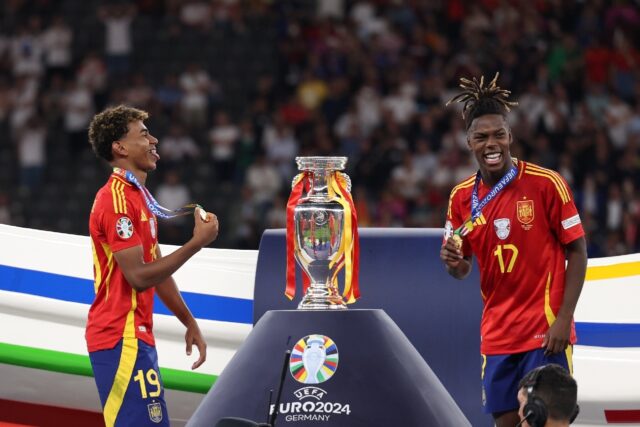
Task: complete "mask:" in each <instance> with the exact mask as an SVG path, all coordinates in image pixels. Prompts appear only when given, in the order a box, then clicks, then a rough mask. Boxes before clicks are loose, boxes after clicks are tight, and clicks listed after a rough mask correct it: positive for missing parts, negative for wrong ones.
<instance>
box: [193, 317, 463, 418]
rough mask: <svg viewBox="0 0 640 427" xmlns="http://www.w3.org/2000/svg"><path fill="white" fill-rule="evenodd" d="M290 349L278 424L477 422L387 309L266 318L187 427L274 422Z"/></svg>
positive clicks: (226, 369)
mask: <svg viewBox="0 0 640 427" xmlns="http://www.w3.org/2000/svg"><path fill="white" fill-rule="evenodd" d="M287 350H290V351H291V352H292V354H291V356H290V357H289V358H288V360H286V365H285V368H286V372H285V376H284V381H283V382H282V395H281V400H280V405H279V409H280V411H279V413H278V415H277V418H276V420H275V423H274V424H275V426H278V427H280V426H300V427H303V426H315V427H318V426H327V427H329V426H344V427H365V426H366V427H378V426H379V427H400V426H402V427H412V426H415V427H429V426H451V427H453V426H456V427H460V426H469V425H471V424H470V423H469V421H468V420H467V419H466V418H465V416H464V414H463V413H462V411H461V410H460V408H459V407H458V406H457V405H456V403H455V402H454V400H453V399H452V398H451V396H450V395H449V393H448V392H447V390H446V389H445V388H444V386H443V385H442V384H441V383H440V380H439V379H438V377H436V375H435V374H434V373H433V371H432V370H431V369H430V368H429V366H428V365H427V363H426V362H425V361H424V359H423V358H422V357H421V356H420V354H419V353H418V351H417V350H416V349H415V348H414V347H413V345H412V344H411V343H410V342H409V340H408V339H407V338H406V336H405V335H404V334H403V333H402V331H401V330H400V328H398V326H397V325H396V324H395V323H394V322H393V321H392V320H391V318H390V317H389V316H387V314H386V313H385V312H384V311H382V310H354V309H349V310H341V311H303V310H275V311H268V312H267V313H265V314H264V316H262V317H261V318H260V320H259V321H258V323H257V324H256V325H255V327H254V328H253V330H252V331H251V333H250V334H249V336H248V337H247V339H246V340H245V342H244V343H243V345H242V346H241V347H240V349H239V350H238V351H237V352H236V354H235V356H234V357H233V358H232V360H231V361H230V362H229V364H228V365H227V367H226V368H225V369H224V371H223V372H222V374H221V375H220V377H219V378H218V380H217V381H216V383H215V385H214V386H213V388H212V389H211V390H210V391H209V393H208V394H207V395H206V396H205V398H204V399H203V401H202V403H201V404H200V406H199V407H198V409H197V410H196V412H195V413H194V415H193V416H192V418H191V419H190V420H189V422H188V424H187V427H205V426H206V427H213V426H215V425H216V423H217V422H218V421H219V420H220V419H221V418H225V417H239V418H245V419H250V420H254V421H256V422H266V421H267V420H268V411H269V399H270V390H272V391H273V393H272V396H273V397H272V400H275V396H276V393H277V391H278V388H279V385H280V377H281V372H282V369H283V359H284V358H285V353H286V351H287ZM271 409H273V408H271Z"/></svg>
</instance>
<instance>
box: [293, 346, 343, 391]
mask: <svg viewBox="0 0 640 427" xmlns="http://www.w3.org/2000/svg"><path fill="white" fill-rule="evenodd" d="M337 369H338V347H337V346H336V344H335V343H334V342H333V340H332V339H331V338H329V337H327V336H324V335H307V336H306V337H304V338H302V339H301V340H300V341H298V342H297V343H296V345H295V346H294V347H293V351H292V352H291V358H290V360H289V370H290V371H291V375H292V376H293V378H295V380H296V381H298V382H300V383H303V384H320V383H323V382H325V381H327V380H328V379H329V378H331V377H332V376H333V374H335V372H336V370H337Z"/></svg>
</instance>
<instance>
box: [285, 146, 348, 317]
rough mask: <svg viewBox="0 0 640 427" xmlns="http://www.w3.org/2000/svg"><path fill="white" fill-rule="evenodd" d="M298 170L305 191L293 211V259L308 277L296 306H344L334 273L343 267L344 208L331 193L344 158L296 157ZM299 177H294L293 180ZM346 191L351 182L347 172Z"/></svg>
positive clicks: (312, 307) (344, 161) (340, 307)
mask: <svg viewBox="0 0 640 427" xmlns="http://www.w3.org/2000/svg"><path fill="white" fill-rule="evenodd" d="M296 163H297V164H298V169H299V170H300V171H302V174H305V176H306V178H307V180H308V181H307V182H308V190H307V192H306V194H305V193H303V194H302V197H301V198H300V199H299V201H298V204H297V205H296V206H295V209H294V211H293V221H294V239H295V252H294V255H295V259H296V261H297V262H298V264H299V265H300V267H301V268H302V269H303V270H304V272H305V273H306V274H307V276H308V277H309V279H310V284H309V287H308V288H307V292H306V294H305V295H304V297H303V298H302V301H301V302H300V304H299V305H298V309H303V310H318V309H320V310H334V309H346V308H347V305H346V304H345V301H344V299H343V298H342V296H341V295H340V292H339V291H338V289H337V286H336V281H335V280H334V279H335V276H336V274H337V272H338V271H339V270H340V269H341V268H342V267H343V266H344V263H343V262H342V261H341V259H342V257H343V254H344V250H343V251H341V243H342V242H343V238H344V233H345V211H344V208H343V206H342V204H341V203H339V202H338V201H337V197H336V196H335V194H334V195H333V196H332V193H333V192H332V189H331V188H330V186H331V183H332V182H333V180H334V179H335V174H338V173H341V172H339V171H341V170H344V168H345V166H346V164H347V158H346V157H296ZM299 177H300V175H298V176H297V177H296V178H294V183H295V182H296V180H297V179H298V178H299ZM341 177H342V178H344V179H345V180H346V187H347V188H346V191H347V192H350V191H351V181H350V180H349V177H348V176H347V175H346V174H342V175H341Z"/></svg>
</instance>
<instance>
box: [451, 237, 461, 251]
mask: <svg viewBox="0 0 640 427" xmlns="http://www.w3.org/2000/svg"><path fill="white" fill-rule="evenodd" d="M451 238H452V239H453V244H454V245H456V249H462V237H460V235H459V234H454V235H453V236H451Z"/></svg>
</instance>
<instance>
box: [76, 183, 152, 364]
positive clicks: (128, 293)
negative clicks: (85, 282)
mask: <svg viewBox="0 0 640 427" xmlns="http://www.w3.org/2000/svg"><path fill="white" fill-rule="evenodd" d="M157 231H158V230H157V224H156V217H155V216H154V215H153V214H152V213H151V212H150V211H149V208H147V205H146V203H145V201H144V198H143V196H142V193H141V192H140V190H138V189H137V188H136V187H135V186H134V185H132V184H130V183H129V182H126V181H125V180H124V179H123V178H121V177H120V176H118V175H116V174H112V175H111V177H110V178H109V180H108V181H107V183H106V185H105V186H104V187H102V188H101V189H100V190H99V191H98V194H97V195H96V198H95V201H94V203H93V208H92V209H91V216H90V218H89V234H90V236H91V247H92V250H93V272H94V279H95V281H94V290H95V293H96V296H95V299H94V301H93V304H92V305H91V308H90V310H89V319H88V321H87V329H86V333H85V337H86V340H87V347H88V349H89V352H93V351H97V350H105V349H111V348H113V347H115V346H116V345H117V344H118V341H119V340H120V339H121V338H133V337H137V338H139V339H141V340H142V341H144V342H146V343H147V344H149V345H155V341H154V338H153V333H152V329H153V319H152V315H153V296H154V293H155V291H154V288H150V289H147V290H145V291H144V292H136V291H135V290H134V289H133V288H132V287H131V285H129V283H128V282H127V279H126V278H125V277H124V274H123V273H122V270H120V268H119V266H118V263H117V262H116V261H115V258H114V256H113V254H114V253H115V252H118V251H121V250H123V249H127V248H131V247H134V246H138V245H140V246H142V249H143V254H144V255H143V257H144V262H151V261H153V260H154V259H156V249H157V245H158V239H157Z"/></svg>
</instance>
